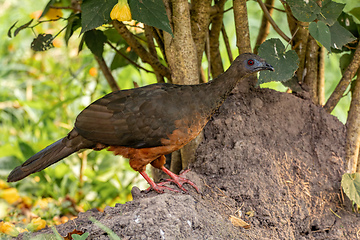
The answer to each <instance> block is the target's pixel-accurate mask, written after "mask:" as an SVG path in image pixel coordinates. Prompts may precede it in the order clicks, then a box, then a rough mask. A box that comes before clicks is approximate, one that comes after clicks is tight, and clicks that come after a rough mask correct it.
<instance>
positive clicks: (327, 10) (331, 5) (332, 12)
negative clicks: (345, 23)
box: [318, 0, 345, 26]
mask: <svg viewBox="0 0 360 240" xmlns="http://www.w3.org/2000/svg"><path fill="white" fill-rule="evenodd" d="M344 7H345V4H342V3H336V2H333V1H331V0H325V1H324V2H323V3H322V7H321V13H320V14H318V19H319V20H321V21H323V22H324V23H326V24H328V25H329V26H331V25H333V24H334V23H335V22H336V20H337V18H338V17H339V16H340V14H341V12H342V10H343V9H344Z"/></svg>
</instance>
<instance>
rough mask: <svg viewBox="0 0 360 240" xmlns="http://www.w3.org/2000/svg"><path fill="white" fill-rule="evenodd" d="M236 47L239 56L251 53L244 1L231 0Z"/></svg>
mask: <svg viewBox="0 0 360 240" xmlns="http://www.w3.org/2000/svg"><path fill="white" fill-rule="evenodd" d="M233 7H234V18H235V29H236V46H237V48H238V49H239V54H242V53H246V52H251V45H250V33H249V22H248V16H247V8H246V0H233Z"/></svg>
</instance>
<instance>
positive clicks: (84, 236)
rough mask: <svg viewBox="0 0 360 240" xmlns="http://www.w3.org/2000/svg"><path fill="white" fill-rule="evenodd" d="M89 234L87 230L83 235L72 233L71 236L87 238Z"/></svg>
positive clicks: (83, 239) (79, 239) (75, 238)
mask: <svg viewBox="0 0 360 240" xmlns="http://www.w3.org/2000/svg"><path fill="white" fill-rule="evenodd" d="M88 236H89V233H88V232H86V233H84V234H82V235H78V234H71V237H72V238H73V239H74V240H85V239H86V238H87V237H88Z"/></svg>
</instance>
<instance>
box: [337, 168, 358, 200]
mask: <svg viewBox="0 0 360 240" xmlns="http://www.w3.org/2000/svg"><path fill="white" fill-rule="evenodd" d="M341 186H342V188H343V189H344V193H345V194H346V195H347V196H348V197H349V199H350V200H351V201H353V202H355V203H356V204H357V205H358V206H360V173H351V174H350V173H345V174H344V175H343V176H342V179H341Z"/></svg>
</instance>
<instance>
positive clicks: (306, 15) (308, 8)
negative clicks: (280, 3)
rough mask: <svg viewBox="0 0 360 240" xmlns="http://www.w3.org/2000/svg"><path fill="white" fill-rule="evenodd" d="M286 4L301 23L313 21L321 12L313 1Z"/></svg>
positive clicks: (297, 1) (297, 0) (292, 1)
mask: <svg viewBox="0 0 360 240" xmlns="http://www.w3.org/2000/svg"><path fill="white" fill-rule="evenodd" d="M286 2H287V3H288V4H289V6H290V8H291V11H292V13H293V14H294V17H296V19H297V20H299V21H302V22H312V21H314V20H315V19H316V18H317V16H318V14H319V13H320V12H321V8H320V7H319V6H318V5H317V3H316V2H315V1H314V0H309V1H303V0H287V1H286Z"/></svg>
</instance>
